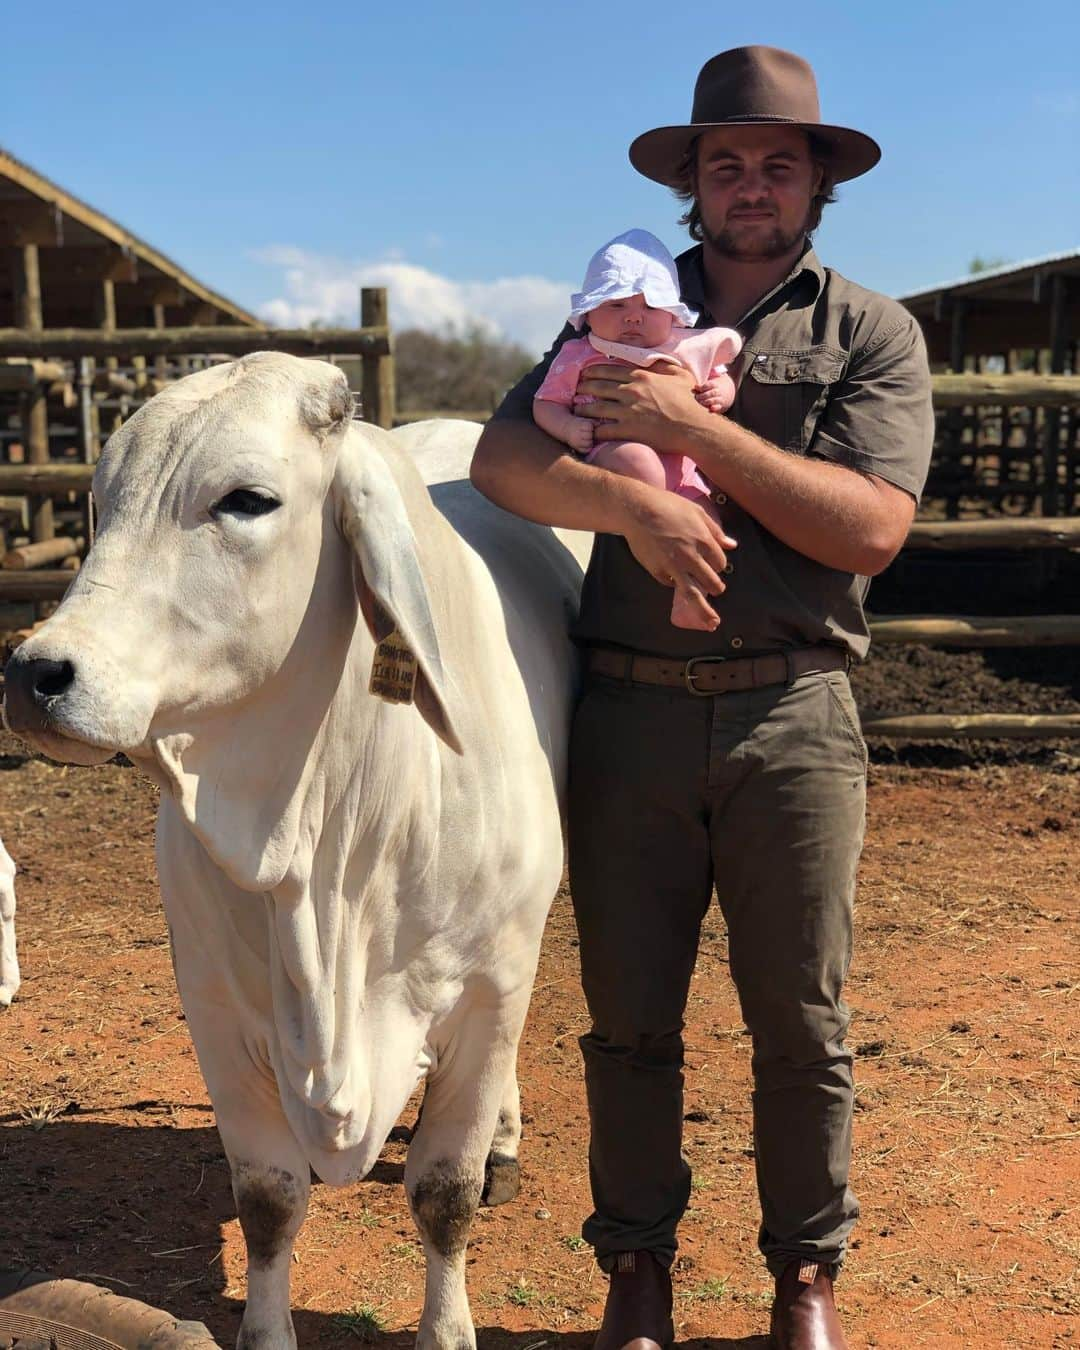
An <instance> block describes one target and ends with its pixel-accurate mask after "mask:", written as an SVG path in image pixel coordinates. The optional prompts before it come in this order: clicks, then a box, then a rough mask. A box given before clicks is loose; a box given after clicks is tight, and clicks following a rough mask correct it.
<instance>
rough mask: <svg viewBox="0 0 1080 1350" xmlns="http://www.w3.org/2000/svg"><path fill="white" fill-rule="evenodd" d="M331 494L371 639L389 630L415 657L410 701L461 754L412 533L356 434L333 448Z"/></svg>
mask: <svg viewBox="0 0 1080 1350" xmlns="http://www.w3.org/2000/svg"><path fill="white" fill-rule="evenodd" d="M334 493H335V497H336V503H337V515H338V521H339V524H340V528H341V532H342V534H343V535H344V536H345V538H346V539H347V540H348V542H349V544H350V545H351V547H352V550H353V556H354V568H353V572H354V576H355V578H356V589H357V598H358V601H359V604H360V609H361V612H362V613H363V616H364V622H365V623H366V624H367V627H368V631H369V632H370V633H371V636H372V637H373V638H374V639H375V642H376V643H379V642H382V641H383V639H384V638H388V637H390V635H391V634H392V633H394V632H395V631H396V632H397V633H398V634H399V635H400V638H401V641H402V643H403V644H404V646H406V647H407V648H408V650H409V651H410V652H411V653H412V654H413V656H414V657H415V658H416V663H417V672H416V686H415V691H414V696H413V697H414V701H415V703H416V706H417V708H418V709H419V711H420V713H421V714H422V716H423V717H424V720H425V721H426V722H427V723H428V725H429V726H430V727H431V729H432V730H433V731H434V732H435V734H436V735H437V736H439V737H441V739H442V740H444V741H445V742H446V744H447V745H448V746H450V748H451V749H452V750H455V751H457V753H458V754H461V753H462V748H461V742H460V740H459V739H458V735H457V732H456V731H455V730H454V725H453V722H452V720H451V717H450V710H449V706H448V702H447V678H446V672H445V670H444V669H443V664H442V657H441V656H440V654H439V640H438V634H437V632H436V628H435V621H434V618H433V617H432V613H431V602H430V599H429V596H428V588H427V584H426V583H425V581H424V574H423V571H422V569H421V567H420V560H419V557H418V556H417V550H416V538H415V536H414V534H413V529H412V525H411V523H410V521H409V517H408V514H407V512H406V510H405V503H404V502H403V501H402V499H401V493H400V491H399V490H398V486H397V483H396V482H395V481H394V476H393V474H392V473H391V472H390V469H389V467H388V466H387V464H386V461H385V460H384V459H383V457H382V456H381V455H380V454H379V453H378V451H377V450H376V449H375V448H374V447H373V446H372V447H368V446H365V445H363V444H362V443H361V440H360V437H359V436H358V435H355V434H352V435H350V436H349V437H347V438H346V440H345V441H344V442H343V444H342V446H341V450H340V452H339V454H338V461H337V472H336V476H335V480H334Z"/></svg>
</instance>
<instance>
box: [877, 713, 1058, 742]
mask: <svg viewBox="0 0 1080 1350" xmlns="http://www.w3.org/2000/svg"><path fill="white" fill-rule="evenodd" d="M862 731H863V735H864V736H883V737H887V738H890V739H892V738H896V739H902V740H932V741H937V740H955V739H957V738H958V737H964V738H974V739H980V740H982V739H994V740H1010V741H1012V740H1039V741H1041V740H1055V739H1059V738H1064V737H1067V736H1080V713H1043V714H1036V715H1034V716H1027V715H1025V714H1023V713H977V714H975V715H974V716H972V717H959V716H957V717H952V716H949V715H947V714H942V713H930V714H926V715H917V716H911V717H874V718H869V719H866V720H864V721H863V724H862Z"/></svg>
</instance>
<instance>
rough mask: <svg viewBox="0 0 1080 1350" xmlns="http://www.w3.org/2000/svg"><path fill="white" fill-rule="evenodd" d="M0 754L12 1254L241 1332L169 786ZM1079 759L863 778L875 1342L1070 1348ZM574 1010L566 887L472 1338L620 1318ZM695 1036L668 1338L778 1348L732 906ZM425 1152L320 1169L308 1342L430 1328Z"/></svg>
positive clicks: (710, 963) (562, 1329)
mask: <svg viewBox="0 0 1080 1350" xmlns="http://www.w3.org/2000/svg"><path fill="white" fill-rule="evenodd" d="M0 751H3V752H4V753H2V754H0V770H5V771H2V772H0V830H2V833H3V836H4V839H5V841H6V843H7V845H8V848H9V849H10V851H11V853H12V854H13V856H14V857H15V859H16V861H17V862H18V864H19V866H20V869H21V870H20V876H19V880H18V896H19V931H20V939H21V958H22V964H23V974H24V981H25V982H24V984H23V988H22V991H21V993H20V995H19V997H18V998H17V1000H16V1002H15V1004H14V1005H13V1006H12V1007H11V1008H10V1009H9V1010H8V1011H6V1012H3V1013H0V1066H2V1067H0V1082H2V1084H3V1088H2V1097H0V1266H5V1265H6V1266H10V1265H16V1264H27V1265H31V1266H35V1267H38V1268H40V1269H43V1270H47V1271H50V1272H53V1273H55V1274H58V1275H63V1276H71V1277H78V1278H81V1279H86V1280H91V1281H94V1282H96V1283H98V1284H101V1285H104V1286H108V1287H111V1288H112V1289H114V1290H115V1291H116V1292H118V1293H122V1294H126V1295H130V1296H133V1297H138V1298H142V1299H145V1300H146V1301H148V1302H150V1303H152V1304H154V1305H156V1306H159V1307H163V1308H167V1309H168V1310H169V1311H171V1312H173V1313H175V1314H176V1315H177V1316H180V1317H184V1318H195V1319H200V1320H202V1321H205V1322H206V1323H207V1324H208V1325H209V1327H210V1328H211V1330H212V1331H213V1333H214V1334H215V1336H216V1337H217V1339H218V1340H219V1341H220V1342H221V1344H222V1345H223V1346H230V1345H231V1344H232V1342H233V1340H234V1337H235V1334H236V1329H237V1326H238V1323H239V1316H240V1312H241V1309H242V1300H243V1297H244V1275H243V1271H244V1259H243V1250H242V1242H241V1239H240V1235H239V1229H238V1225H237V1222H236V1219H235V1216H234V1210H233V1204H232V1198H231V1194H230V1191H229V1182H228V1174H227V1169H226V1166H225V1162H224V1159H223V1156H222V1153H221V1149H220V1145H219V1141H218V1137H217V1134H216V1132H215V1129H214V1120H213V1115H212V1113H211V1111H210V1109H209V1105H208V1102H207V1096H206V1092H205V1089H204V1087H203V1084H202V1081H201V1079H200V1077H199V1073H198V1068H197V1065H196V1063H195V1058H194V1053H193V1051H192V1048H191V1045H190V1042H189V1039H188V1035H187V1030H186V1026H185V1023H184V1021H183V1018H182V1015H181V1013H180V1008H179V1004H178V1000H177V995H176V991H175V988H174V985H173V979H172V972H171V969H170V966H169V954H168V944H167V938H166V934H165V928H164V923H163V920H162V916H161V912H160V908H159V902H158V898H157V888H156V881H155V875H154V864H153V839H152V836H153V817H154V809H155V802H154V794H153V791H152V789H151V787H150V786H149V785H148V784H147V783H146V782H145V781H144V780H143V779H142V778H141V777H140V776H139V775H138V773H137V772H136V771H135V770H133V769H131V768H127V767H123V766H121V765H120V764H110V765H108V766H105V767H104V768H101V769H97V770H85V769H73V768H67V769H65V768H61V767H58V766H54V765H51V764H48V763H45V762H44V761H41V760H38V759H33V758H28V757H26V756H25V754H23V753H22V752H21V750H20V748H19V747H18V745H17V744H16V743H15V742H14V741H12V740H10V738H8V739H5V740H4V741H3V742H2V744H0ZM1074 763H1075V762H1074ZM1069 767H1070V766H1069V765H1068V764H1064V763H1063V762H1058V763H1056V764H1055V765H1052V766H1050V767H1044V768H1040V767H1039V766H1036V765H1030V764H1028V765H1013V766H1009V767H995V766H989V767H986V766H983V767H975V768H962V769H951V770H941V769H935V768H921V769H913V768H907V767H902V766H878V765H875V766H874V767H872V770H871V790H870V828H869V835H868V843H867V848H866V852H865V856H864V862H863V866H862V872H861V886H860V895H859V907H858V941H857V954H856V960H855V964H854V966H853V969H852V973H851V979H850V984H849V1001H850V1003H851V1004H852V1006H853V1010H854V1020H853V1024H852V1030H851V1036H850V1043H851V1045H852V1046H853V1048H854V1049H855V1050H856V1052H857V1056H858V1059H857V1070H858V1100H857V1114H856V1158H855V1166H854V1185H855V1187H856V1190H857V1192H858V1194H859V1195H860V1198H861V1200H862V1205H863V1218H862V1222H861V1224H860V1226H859V1228H858V1230H857V1236H856V1239H855V1242H854V1245H853V1249H852V1251H851V1254H850V1258H849V1261H848V1265H847V1268H846V1271H845V1274H844V1277H843V1279H842V1281H841V1283H840V1284H839V1285H838V1298H839V1301H840V1304H841V1307H842V1310H843V1313H844V1315H845V1320H846V1324H847V1326H848V1328H849V1336H850V1340H851V1345H852V1347H853V1348H861V1347H864V1346H875V1347H901V1346H903V1347H908V1346H933V1347H940V1348H942V1350H944V1348H946V1347H961V1346H963V1347H1009V1348H1010V1350H1012V1348H1013V1347H1029V1346H1031V1347H1060V1348H1062V1350H1064V1347H1072V1346H1074V1345H1075V1346H1080V1316H1078V1314H1080V1274H1078V1266H1080V1187H1078V1181H1080V1147H1078V1144H1080V1104H1078V1103H1080V1094H1078V1092H1077V1084H1078V1081H1080V1049H1078V1047H1080V1037H1078V1034H1077V1033H1078V1029H1080V983H1078V980H1080V975H1078V972H1077V964H1078V962H1077V942H1076V938H1077V931H1076V916H1077V907H1076V898H1077V897H1076V871H1077V869H1076V861H1077V841H1078V839H1080V792H1078V789H1077V780H1076V777H1075V773H1073V774H1070V773H1069V772H1068V768H1069ZM1062 769H1064V770H1065V771H1064V772H1063V771H1062ZM585 1025H586V1017H585V1012H584V1008H583V1005H582V999H581V995H580V992H579V990H578V985H577V979H576V951H575V946H574V927H573V919H572V914H571V911H570V905H569V899H568V897H567V896H566V895H565V894H561V895H560V896H559V898H558V900H557V902H556V905H555V908H554V911H553V913H552V918H551V923H550V926H549V928H548V932H547V938H546V941H545V945H544V952H543V957H542V960H541V964H540V972H539V975H538V978H537V983H536V992H535V996H534V999H533V1005H532V1012H531V1014H530V1018H529V1022H528V1026H527V1029H526V1032H525V1037H524V1040H523V1043H522V1049H521V1057H520V1078H521V1083H522V1094H523V1099H524V1107H525V1112H526V1134H525V1139H524V1142H523V1146H522V1162H523V1180H524V1184H523V1188H522V1193H521V1195H520V1197H519V1198H518V1199H517V1200H516V1201H515V1202H514V1203H512V1204H510V1205H508V1206H505V1207H503V1208H501V1209H497V1210H493V1211H486V1212H483V1213H482V1214H481V1215H480V1216H479V1218H478V1219H477V1221H476V1223H475V1225H474V1229H473V1233H474V1236H473V1241H472V1244H471V1248H470V1256H469V1287H470V1296H471V1300H472V1307H473V1313H474V1317H475V1320H476V1325H477V1328H478V1331H479V1337H480V1345H481V1350H541V1348H543V1350H577V1347H582V1350H584V1347H587V1346H588V1344H589V1342H590V1333H591V1332H592V1330H593V1329H594V1328H595V1326H596V1324H597V1320H598V1317H599V1315H600V1311H601V1306H602V1298H603V1293H604V1287H605V1286H604V1280H603V1278H602V1277H601V1276H600V1275H599V1274H598V1272H597V1271H596V1269H595V1268H594V1266H593V1264H592V1262H591V1260H590V1256H589V1253H588V1250H587V1249H584V1248H583V1247H582V1245H581V1242H580V1239H579V1238H578V1236H577V1233H578V1228H579V1225H580V1222H581V1219H582V1217H583V1215H584V1213H585V1211H586V1207H587V1203H588V1201H587V1196H588V1190H587V1177H586V1161H585V1148H586V1122H585V1112H584V1103H583V1095H582V1087H581V1076H580V1064H579V1055H578V1049H577V1045H576V1043H575V1037H576V1036H577V1035H578V1034H579V1033H580V1032H581V1031H582V1030H584V1028H585ZM686 1041H687V1045H688V1047H689V1048H688V1052H687V1061H688V1063H687V1075H686V1078H687V1093H686V1115H687V1125H686V1152H687V1155H688V1157H689V1159H690V1161H691V1163H692V1165H693V1168H694V1176H695V1180H694V1190H693V1197H692V1208H691V1210H690V1212H689V1213H688V1215H687V1217H686V1220H685V1223H684V1225H683V1229H682V1248H681V1253H680V1257H679V1261H678V1265H677V1268H676V1272H675V1287H676V1293H677V1298H676V1324H677V1337H678V1340H679V1342H680V1344H681V1345H683V1346H687V1345H689V1346H692V1347H695V1350H704V1347H705V1346H706V1344H708V1346H709V1347H710V1350H712V1348H713V1347H716V1348H717V1350H719V1347H744V1348H745V1350H749V1348H750V1347H763V1346H764V1344H765V1341H764V1338H763V1333H764V1331H765V1329H766V1325H767V1309H768V1302H769V1286H768V1282H767V1279H766V1277H765V1275H764V1273H763V1270H762V1269H761V1267H760V1265H759V1262H758V1260H757V1257H756V1253H755V1247H754V1239H755V1225H756V1220H755V1213H756V1202H755V1193H754V1180H753V1160H752V1153H751V1135H750V1111H749V1100H748V1064H749V1043H748V1040H747V1037H746V1036H745V1035H744V1033H743V1030H742V1027H741V1023H740V1019H739V1014H738V1010H737V1007H736V1004H735V1000H734V997H733V994H732V990H731V987H730V984H729V981H728V978H727V973H726V967H725V938H724V933H723V927H722V924H721V923H720V921H719V918H718V916H717V915H716V913H715V912H714V914H713V916H712V918H711V919H710V920H709V922H708V925H707V928H706V932H705V934H704V939H703V942H702V951H701V959H700V962H699V966H698V971H697V975H696V977H695V980H694V985H693V991H692V996H691V1001H690V1010H689V1024H688V1027H687V1033H686ZM403 1119H404V1120H408V1119H409V1116H408V1115H406V1117H403ZM404 1149H405V1145H404V1144H401V1143H391V1144H388V1145H387V1147H386V1149H385V1152H384V1155H383V1158H382V1160H381V1161H380V1163H379V1164H378V1166H377V1168H376V1170H375V1172H374V1174H373V1175H372V1176H371V1177H370V1178H369V1179H368V1180H367V1181H365V1182H363V1183H361V1184H359V1185H357V1186H353V1187H350V1188H348V1189H345V1190H337V1191H335V1190H331V1189H330V1188H328V1187H325V1186H319V1187H316V1188H315V1190H314V1191H313V1198H312V1204H311V1211H310V1214H309V1217H308V1220H307V1223H306V1225H305V1227H304V1229H303V1231H302V1233H301V1236H300V1239H299V1242H298V1244H297V1252H296V1262H295V1265H294V1268H293V1286H292V1288H293V1307H294V1309H295V1318H296V1326H297V1331H298V1334H299V1339H300V1344H301V1345H302V1346H305V1347H306V1346H319V1347H330V1346H335V1347H336V1346H342V1347H344V1346H347V1345H349V1344H352V1343H354V1338H356V1337H360V1338H370V1339H373V1340H375V1341H376V1342H378V1343H380V1344H381V1345H383V1346H385V1347H387V1350H390V1348H391V1347H392V1350H404V1347H406V1346H408V1345H409V1344H410V1343H411V1338H412V1334H413V1332H414V1330H415V1327H416V1321H417V1316H418V1312H419V1308H420V1302H421V1292H422V1279H423V1266H422V1260H421V1255H420V1250H419V1247H418V1245H417V1242H416V1237H415V1233H414V1231H413V1228H412V1225H411V1221H410V1219H409V1216H408V1212H407V1208H406V1204H405V1199H404V1195H403V1192H402V1190H401V1186H400V1178H401V1170H402V1160H403V1157H404Z"/></svg>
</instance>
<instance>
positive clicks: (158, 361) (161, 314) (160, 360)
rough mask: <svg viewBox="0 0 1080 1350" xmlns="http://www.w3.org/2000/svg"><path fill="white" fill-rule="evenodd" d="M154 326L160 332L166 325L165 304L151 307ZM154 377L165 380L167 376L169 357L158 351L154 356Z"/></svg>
mask: <svg viewBox="0 0 1080 1350" xmlns="http://www.w3.org/2000/svg"><path fill="white" fill-rule="evenodd" d="M153 315H154V327H155V328H156V329H158V331H159V332H160V331H161V330H162V329H163V328H165V327H167V324H166V321H165V306H164V305H155V306H154V309H153ZM154 378H155V379H158V380H167V379H168V378H169V358H168V357H167V356H162V355H161V354H160V353H159V354H158V355H157V356H155V357H154Z"/></svg>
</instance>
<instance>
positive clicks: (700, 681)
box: [586, 646, 850, 698]
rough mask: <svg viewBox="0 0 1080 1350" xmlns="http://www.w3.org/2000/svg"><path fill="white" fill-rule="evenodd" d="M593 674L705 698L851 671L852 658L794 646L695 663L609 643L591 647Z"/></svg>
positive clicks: (824, 649)
mask: <svg viewBox="0 0 1080 1350" xmlns="http://www.w3.org/2000/svg"><path fill="white" fill-rule="evenodd" d="M586 664H587V668H588V671H589V673H590V674H591V675H606V676H607V677H609V678H610V679H613V680H623V681H625V682H626V683H628V684H661V685H668V686H670V687H671V688H674V689H677V688H680V687H681V688H683V689H685V690H687V692H688V693H691V694H697V695H699V696H700V697H702V698H710V697H711V696H712V695H713V694H734V693H738V692H740V691H741V690H744V689H760V688H761V687H762V686H764V685H768V684H790V683H791V681H792V680H796V679H798V677H799V676H800V675H812V674H818V673H822V672H824V671H827V670H847V669H848V667H849V666H850V658H849V656H848V654H847V652H846V651H845V650H844V649H843V648H842V647H834V646H822V647H791V648H789V649H788V650H787V651H783V652H770V653H769V654H768V655H766V656H736V657H730V658H729V657H726V656H695V657H694V658H693V660H692V661H668V660H665V659H664V657H662V656H634V655H633V654H632V653H631V652H619V651H613V650H612V649H611V648H610V647H591V648H590V649H589V653H588V657H587V662H586Z"/></svg>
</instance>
